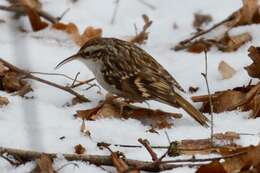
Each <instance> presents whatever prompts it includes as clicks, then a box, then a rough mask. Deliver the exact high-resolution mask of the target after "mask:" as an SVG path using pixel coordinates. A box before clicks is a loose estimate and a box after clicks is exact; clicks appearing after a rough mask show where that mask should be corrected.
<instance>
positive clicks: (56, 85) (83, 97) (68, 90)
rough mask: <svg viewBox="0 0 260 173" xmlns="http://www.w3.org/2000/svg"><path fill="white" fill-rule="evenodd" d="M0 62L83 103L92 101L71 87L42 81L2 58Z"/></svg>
mask: <svg viewBox="0 0 260 173" xmlns="http://www.w3.org/2000/svg"><path fill="white" fill-rule="evenodd" d="M0 61H1V62H2V63H3V64H4V66H6V67H8V68H10V69H11V70H13V71H16V72H18V73H20V74H23V75H24V76H25V77H26V78H29V79H33V80H36V81H39V82H41V83H45V84H47V85H50V86H53V87H56V88H59V89H61V90H63V91H66V92H68V93H70V94H72V95H74V96H76V97H77V98H78V99H80V100H81V101H83V102H89V101H90V100H89V99H87V98H86V97H85V96H83V95H80V94H79V93H77V92H76V91H74V90H72V89H71V88H69V87H66V86H61V85H58V84H56V83H53V82H50V81H47V80H45V79H41V78H39V77H36V76H34V75H32V74H31V73H30V72H27V71H25V70H22V69H19V68H18V67H16V66H14V65H12V64H10V63H9V62H7V61H5V60H3V59H2V58H0Z"/></svg>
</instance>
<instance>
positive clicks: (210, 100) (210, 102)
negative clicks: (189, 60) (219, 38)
mask: <svg viewBox="0 0 260 173" xmlns="http://www.w3.org/2000/svg"><path fill="white" fill-rule="evenodd" d="M201 75H202V76H203V77H204V79H205V81H206V86H207V91H208V98H209V105H210V140H211V145H212V146H213V145H214V141H213V134H214V127H213V126H214V123H213V102H212V97H211V93H210V89H209V82H208V56H207V51H205V73H201Z"/></svg>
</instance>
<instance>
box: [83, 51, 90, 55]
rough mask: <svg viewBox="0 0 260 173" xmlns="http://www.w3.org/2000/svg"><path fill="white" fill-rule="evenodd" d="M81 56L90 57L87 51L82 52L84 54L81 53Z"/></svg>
mask: <svg viewBox="0 0 260 173" xmlns="http://www.w3.org/2000/svg"><path fill="white" fill-rule="evenodd" d="M82 55H83V56H89V55H90V52H89V51H87V52H84V53H82Z"/></svg>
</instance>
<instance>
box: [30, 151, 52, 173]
mask: <svg viewBox="0 0 260 173" xmlns="http://www.w3.org/2000/svg"><path fill="white" fill-rule="evenodd" d="M36 164H37V166H36V168H35V169H34V170H33V171H32V173H57V172H56V171H55V170H54V169H53V166H52V159H51V158H50V157H49V156H48V155H46V154H42V155H41V157H40V158H39V159H36Z"/></svg>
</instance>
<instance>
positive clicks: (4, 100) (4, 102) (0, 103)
mask: <svg viewBox="0 0 260 173" xmlns="http://www.w3.org/2000/svg"><path fill="white" fill-rule="evenodd" d="M8 104H9V100H8V99H7V98H6V97H2V96H0V107H1V106H3V105H8Z"/></svg>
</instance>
